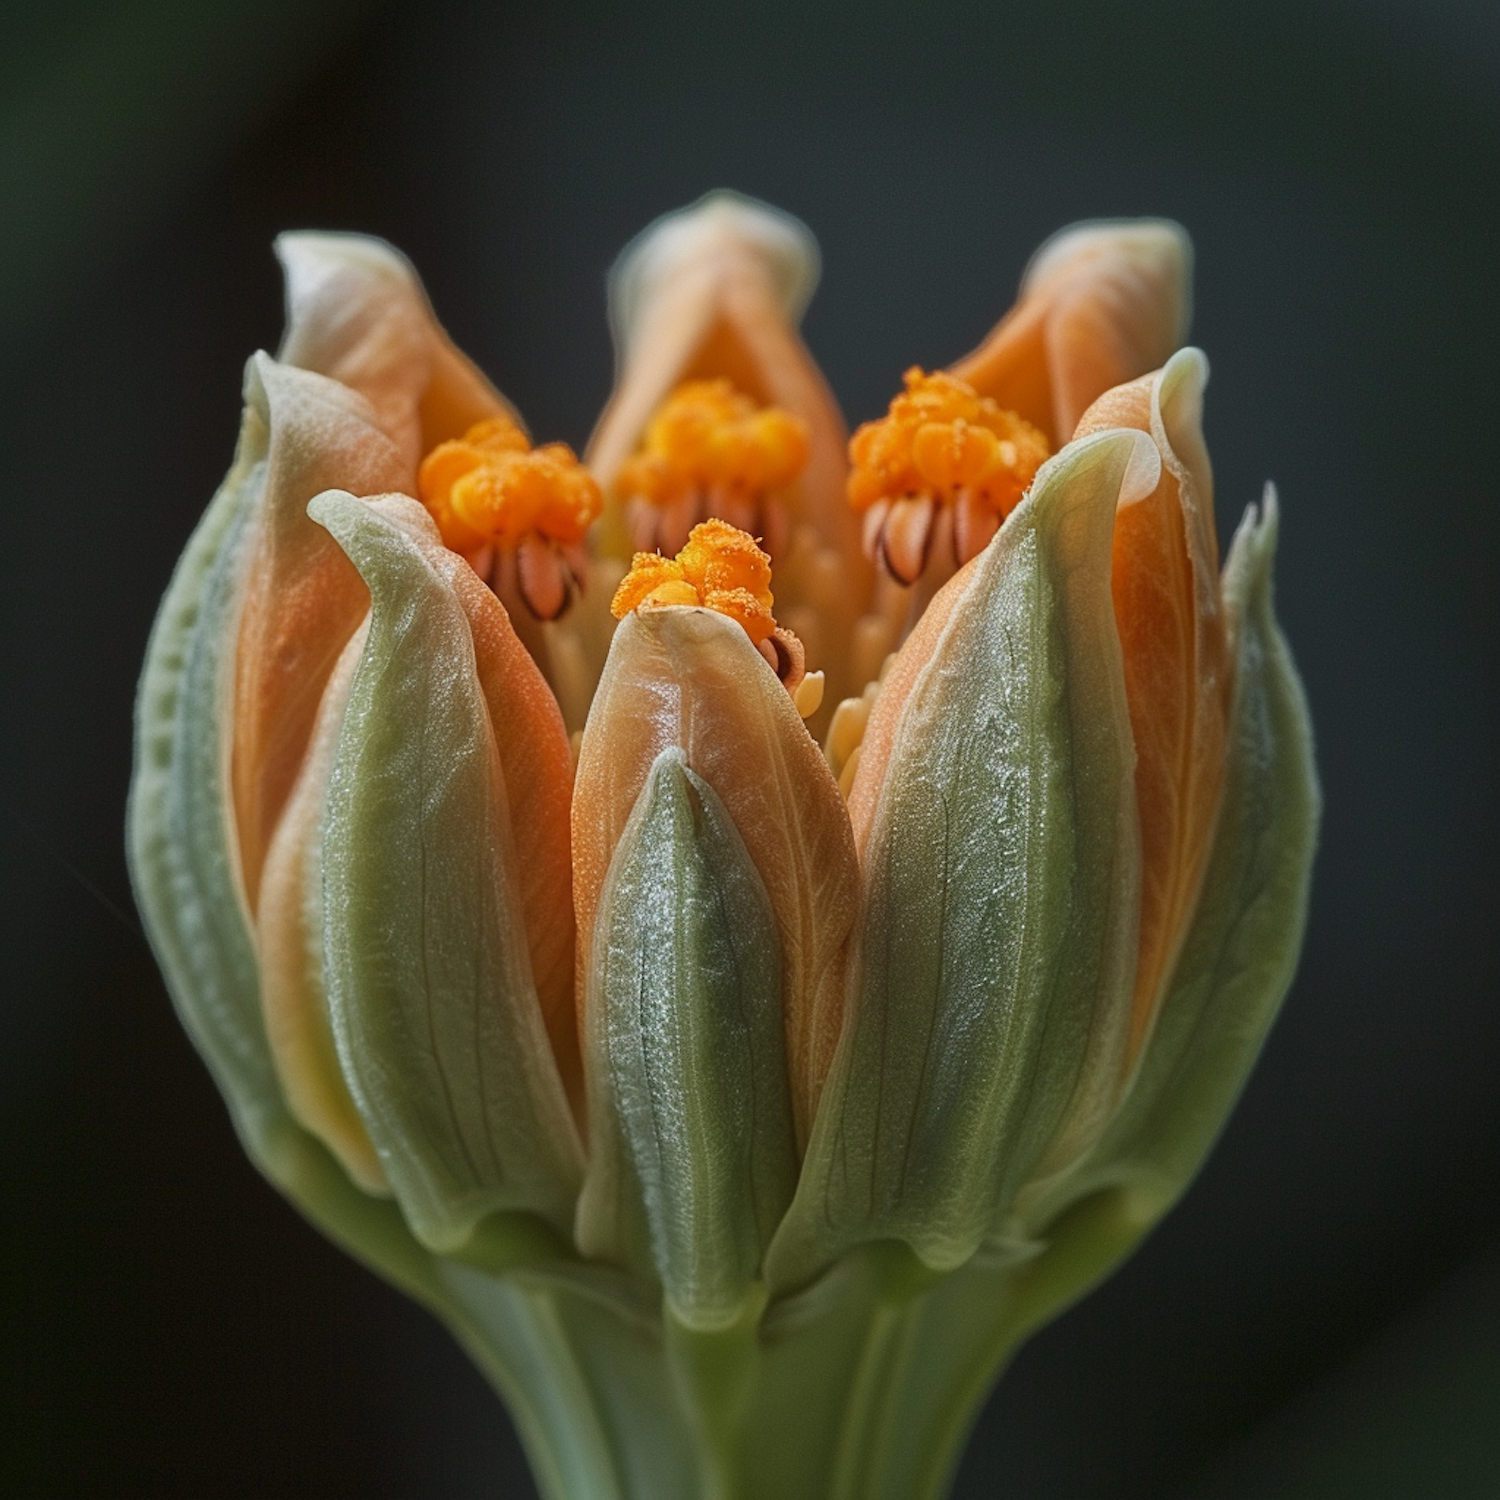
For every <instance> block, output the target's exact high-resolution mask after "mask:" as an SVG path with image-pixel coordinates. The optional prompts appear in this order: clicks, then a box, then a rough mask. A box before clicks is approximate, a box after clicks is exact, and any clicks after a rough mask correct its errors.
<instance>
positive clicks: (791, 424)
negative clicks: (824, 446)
mask: <svg viewBox="0 0 1500 1500" xmlns="http://www.w3.org/2000/svg"><path fill="white" fill-rule="evenodd" d="M809 451H810V449H809V437H808V430H807V424H806V423H805V422H804V421H802V419H801V418H800V417H795V416H793V415H792V414H791V413H790V412H787V411H782V410H781V408H780V407H775V406H766V407H757V406H756V404H755V402H754V401H753V400H751V398H750V397H749V396H747V395H745V394H744V392H742V391H739V390H736V389H735V387H734V385H733V384H732V383H731V382H730V381H728V380H724V379H718V380H689V381H686V382H684V383H683V384H682V385H679V386H678V387H677V389H676V390H675V391H673V392H672V394H671V395H670V396H669V397H668V398H667V400H666V401H665V402H664V403H663V404H662V405H661V407H660V408H659V409H658V410H657V413H656V415H655V416H654V417H652V419H651V421H650V422H649V423H648V424H647V427H646V431H645V435H644V436H643V438H642V440H641V446H640V448H639V449H638V450H637V452H636V453H635V454H634V455H633V456H632V457H630V458H628V459H627V460H626V461H625V463H624V464H623V465H622V466H621V468H620V473H619V476H618V478H617V479H616V481H615V492H616V494H618V495H619V497H620V499H621V500H622V501H623V502H624V505H625V514H626V524H627V526H628V528H629V532H630V540H631V543H632V545H633V546H634V547H635V548H636V549H637V550H638V551H641V552H652V551H658V550H659V551H661V552H664V553H676V552H678V551H680V550H681V549H682V547H683V546H684V545H685V544H686V542H687V539H688V534H689V532H690V531H691V530H692V528H693V527H694V526H695V525H696V524H697V523H698V522H699V521H702V520H706V519H708V518H709V517H717V518H719V519H721V520H724V521H728V522H729V523H730V525H732V526H733V527H735V528H736V530H739V531H745V532H748V533H751V534H752V535H756V536H761V537H764V538H765V539H766V541H767V544H768V546H769V547H770V550H771V551H772V552H773V553H779V552H780V551H781V550H782V549H783V547H784V545H785V539H786V538H785V533H786V529H787V528H786V520H785V515H784V512H783V511H782V508H781V506H780V504H779V503H778V501H777V499H776V491H778V490H780V489H782V488H784V487H785V486H786V485H788V484H790V483H791V482H792V481H793V480H794V479H796V477H797V476H798V475H799V474H800V473H801V472H802V470H803V469H804V468H805V467H806V465H807V460H808V454H809Z"/></svg>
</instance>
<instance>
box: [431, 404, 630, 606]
mask: <svg viewBox="0 0 1500 1500" xmlns="http://www.w3.org/2000/svg"><path fill="white" fill-rule="evenodd" d="M417 493H418V496H419V497H420V499H421V501H422V504H423V505H425V506H426V507H427V509H428V511H429V513H430V514H431V516H432V518H433V520H434V521H435V522H436V523H437V528H438V531H439V532H440V533H441V535H442V538H443V544H444V545H445V546H447V547H449V548H451V549H452V550H453V551H455V552H461V553H463V554H464V555H465V556H466V557H467V558H469V560H470V562H471V563H473V564H474V567H475V571H476V572H479V573H481V574H485V573H488V572H489V571H490V569H491V567H493V568H494V570H495V573H496V575H497V576H499V575H500V574H502V573H503V574H504V575H505V576H506V577H507V578H509V577H511V576H512V575H513V576H514V580H515V588H516V592H517V593H518V594H519V595H520V597H521V599H522V601H523V602H524V603H525V605H526V608H527V609H528V610H530V612H531V613H532V614H533V615H535V616H536V618H537V619H539V620H555V619H557V618H558V617H559V616H560V615H561V614H563V613H564V611H566V609H567V608H568V605H569V604H570V603H571V602H572V600H573V598H574V596H575V595H576V594H577V592H578V590H579V588H580V587H581V584H582V579H583V576H584V573H585V570H586V568H587V558H586V556H585V554H584V551H583V537H584V533H585V532H586V531H587V530H588V528H589V527H590V526H591V525H592V524H593V522H594V520H595V518H596V517H597V516H598V515H599V512H600V510H601V509H602V508H603V496H602V495H601V494H600V492H599V486H598V484H597V483H596V482H595V480H594V477H593V475H592V474H590V473H589V471H588V470H587V469H586V468H584V466H583V465H582V464H581V463H580V462H579V461H578V458H577V456H576V455H575V454H574V452H573V450H572V449H571V448H569V447H568V445H567V444H566V443H547V444H545V445H544V446H542V447H540V448H533V447H532V446H531V443H530V442H529V441H528V439H527V437H526V434H525V433H524V432H522V431H521V429H520V427H518V426H517V425H516V423H515V422H513V421H512V420H511V419H510V418H509V417H506V416H498V417H491V418H490V419H488V420H487V421H484V422H479V423H477V424H476V425H475V426H473V427H471V428H469V430H468V431H467V432H466V433H464V435H463V437H462V438H459V439H457V440H456V441H453V442H447V443H439V444H438V445H437V447H436V448H434V449H433V450H432V452H431V453H429V454H428V455H427V457H426V458H424V459H423V460H422V466H421V468H420V469H419V470H418V473H417Z"/></svg>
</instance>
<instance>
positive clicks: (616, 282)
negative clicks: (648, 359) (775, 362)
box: [609, 188, 820, 349]
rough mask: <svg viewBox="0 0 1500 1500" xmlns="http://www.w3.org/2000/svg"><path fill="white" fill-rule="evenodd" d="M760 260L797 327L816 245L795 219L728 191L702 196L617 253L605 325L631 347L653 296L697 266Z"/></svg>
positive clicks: (812, 280) (812, 278)
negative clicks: (738, 258)
mask: <svg viewBox="0 0 1500 1500" xmlns="http://www.w3.org/2000/svg"><path fill="white" fill-rule="evenodd" d="M736 254H738V255H748V256H750V257H751V258H752V259H754V260H756V261H758V262H759V263H760V265H761V266H762V268H763V269H764V270H765V272H766V274H767V275H768V277H769V279H770V281H771V283H772V285H773V286H774V288H775V290H776V293H777V296H778V298H779V300H780V301H781V304H782V307H783V309H784V310H785V312H786V315H787V317H788V319H790V320H791V321H793V322H795V321H796V320H797V319H799V318H800V317H801V315H802V312H803V309H804V308H805V307H806V306H807V304H808V302H809V301H810V300H811V298H812V294H813V291H814V290H815V288H816V287H817V284H818V276H819V271H820V261H819V255H818V242H817V240H816V239H815V238H814V237H813V233H812V231H811V230H810V229H809V228H808V227H807V225H805V224H804V223H803V222H802V221H801V220H800V219H797V218H794V217H793V216H792V215H791V214H789V213H785V212H783V211H782V210H781V209H779V208H773V207H772V206H771V205H770V204H769V203H762V202H760V200H759V199H756V198H749V197H746V196H744V195H743V194H740V193H735V192H730V191H728V190H727V189H722V188H721V189H718V190H716V191H714V192H711V193H708V194H706V195H705V196H704V197H702V198H700V199H699V200H698V201H697V202H696V203H694V204H691V205H690V206H688V207H687V208H679V209H674V210H673V211H672V212H671V213H666V214H663V215H662V216H661V217H660V218H659V219H657V220H655V221H654V222H653V223H651V224H648V225H647V226H646V228H645V229H643V230H642V231H641V232H640V233H639V234H638V235H636V237H635V238H634V239H633V240H631V242H630V243H629V244H628V245H626V247H625V248H624V249H623V250H622V251H621V252H620V255H619V257H618V259H617V260H616V261H615V263H614V266H613V267H612V268H611V270H610V273H609V304H610V320H611V322H612V324H613V325H614V329H615V338H616V342H617V344H618V345H619V346H620V347H621V348H622V349H627V348H628V347H629V346H630V344H631V343H632V342H633V336H634V332H635V330H636V328H637V326H638V324H639V322H640V313H641V309H642V307H643V306H644V305H645V303H646V302H647V300H648V299H649V297H650V296H651V294H652V292H653V290H654V289H655V288H656V287H658V286H660V285H661V284H662V283H663V282H665V281H668V280H671V279H674V278H676V277H678V276H680V275H682V274H683V272H684V271H686V270H688V269H689V268H691V267H692V266H694V265H695V264H699V265H702V264H712V263H713V262H714V261H716V260H719V259H721V258H724V257H726V256H733V255H736Z"/></svg>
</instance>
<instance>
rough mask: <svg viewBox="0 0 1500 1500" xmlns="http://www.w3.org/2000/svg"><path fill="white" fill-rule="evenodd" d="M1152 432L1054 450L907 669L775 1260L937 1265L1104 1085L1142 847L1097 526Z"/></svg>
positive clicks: (1071, 1130) (1088, 1118) (1085, 1135)
mask: <svg viewBox="0 0 1500 1500" xmlns="http://www.w3.org/2000/svg"><path fill="white" fill-rule="evenodd" d="M1154 453H1155V447H1154V445H1153V444H1151V443H1150V442H1149V440H1148V439H1146V438H1145V437H1144V436H1143V435H1140V434H1126V433H1124V432H1108V433H1101V434H1098V435H1097V436H1095V437H1093V438H1089V439H1086V440H1084V441H1081V442H1078V443H1075V444H1073V445H1071V446H1070V447H1069V448H1068V449H1067V450H1066V451H1065V452H1064V453H1063V454H1062V455H1060V456H1059V457H1058V458H1056V459H1054V460H1053V461H1052V462H1051V463H1050V464H1049V465H1048V466H1047V467H1046V468H1045V469H1044V470H1043V471H1042V473H1041V474H1040V475H1039V476H1038V479H1037V483H1036V487H1035V489H1034V491H1033V493H1032V497H1031V499H1030V500H1029V502H1027V503H1025V504H1023V505H1022V506H1021V507H1020V508H1019V509H1018V510H1017V511H1016V512H1015V514H1014V515H1013V516H1012V517H1011V518H1010V520H1009V521H1007V523H1006V525H1005V526H1004V527H1003V528H1002V530H1001V531H1000V533H999V535H998V537H997V539H996V541H995V543H994V544H993V545H992V546H991V548H990V549H989V551H988V552H987V553H986V554H985V555H984V556H983V557H982V558H981V560H980V562H979V564H978V566H977V569H976V571H975V574H974V578H973V581H972V582H971V584H970V585H969V586H968V587H967V588H966V590H965V592H964V594H963V596H962V598H961V599H960V600H959V601H958V603H957V604H956V606H955V608H954V611H953V615H952V618H951V619H950V621H949V623H948V625H947V627H946V629H945V631H944V633H943V635H942V637H941V638H940V640H939V642H938V644H937V647H936V649H935V651H934V653H933V656H932V658H931V660H930V661H929V662H928V664H927V665H926V666H925V667H924V668H923V669H922V673H921V675H920V676H919V677H918V679H917V681H916V684H915V686H914V687H913V689H912V692H911V695H910V698H909V699H908V701H907V704H906V706H905V708H904V710H903V713H902V718H901V721H900V724H899V727H898V729H897V731H896V740H895V744H894V746H893V749H892V753H891V759H890V766H889V769H888V771H887V773H886V779H885V783H884V786H883V788H882V791H881V794H880V802H879V804H878V806H877V810H876V814H875V818H874V822H873V825H872V829H871V834H870V838H869V842H868V846H867V850H866V865H865V875H866V882H867V903H866V915H865V921H864V928H863V932H862V935H861V946H860V956H861V963H862V968H863V972H862V979H861V982H860V985H859V987H858V989H857V990H856V992H855V996H854V1002H853V1008H852V1012H851V1017H850V1020H849V1022H848V1023H846V1028H845V1033H844V1037H843V1040H842V1042H841V1044H840V1050H839V1054H838V1057H837V1059H836V1060H835V1064H834V1070H833V1074H832V1075H831V1076H830V1080H829V1085H828V1088H827V1090H826V1092H825V1094H824V1100H823V1104H822V1107H821V1108H820V1110H819V1113H818V1118H817V1121H816V1124H815V1126H814V1132H813V1139H812V1142H811V1145H810V1147H809V1151H808V1157H807V1161H806V1164H805V1167H804V1171H803V1177H802V1182H801V1185H800V1187H799V1190H798V1196H797V1201H796V1204H795V1206H794V1208H793V1211H792V1216H791V1218H790V1220H789V1223H788V1226H787V1229H786V1231H785V1232H784V1234H783V1236H782V1237H781V1238H780V1239H779V1240H778V1243H777V1245H776V1248H775V1250H774V1251H773V1261H772V1268H773V1271H774V1273H775V1275H776V1277H777V1279H778V1280H783V1279H790V1280H794V1281H795V1280H800V1279H802V1278H803V1277H805V1275H806V1274H807V1273H808V1272H809V1271H810V1270H812V1269H815V1268H816V1265H817V1264H818V1263H821V1261H823V1260H825V1259H826V1258H827V1257H828V1256H830V1255H831V1254H833V1253H835V1252H837V1250H839V1249H840V1248H842V1247H844V1246H846V1245H849V1244H851V1243H855V1242H858V1241H860V1240H865V1239H876V1238H900V1239H904V1240H906V1241H907V1242H908V1243H909V1244H910V1245H911V1246H912V1248H913V1249H914V1250H915V1251H916V1252H917V1254H918V1255H920V1256H921V1257H922V1259H923V1260H924V1261H925V1262H926V1263H927V1264H928V1265H930V1266H933V1267H934V1268H938V1269H946V1268H949V1267H952V1266H955V1265H958V1264H960V1263H961V1262H962V1261H963V1260H964V1259H965V1258H967V1256H968V1255H970V1254H971V1253H972V1252H973V1250H974V1249H975V1247H976V1246H977V1245H978V1244H979V1243H980V1241H981V1239H982V1238H983V1236H984V1235H985V1233H986V1232H987V1231H988V1229H989V1228H990V1226H991V1225H992V1224H993V1223H994V1221H995V1218H996V1216H997V1215H998V1214H999V1212H1000V1211H1001V1209H1002V1207H1003V1205H1004V1204H1005V1203H1006V1202H1007V1201H1008V1199H1009V1197H1010V1195H1011V1194H1012V1193H1013V1192H1014V1191H1015V1190H1016V1188H1017V1187H1018V1186H1020V1184H1021V1183H1023V1182H1024V1181H1025V1180H1026V1178H1027V1177H1028V1176H1029V1175H1030V1174H1031V1173H1032V1171H1033V1170H1035V1169H1036V1168H1037V1166H1038V1164H1039V1162H1041V1161H1042V1159H1043V1157H1044V1156H1045V1155H1047V1154H1048V1153H1049V1152H1050V1153H1052V1154H1053V1155H1057V1154H1059V1153H1064V1152H1076V1151H1077V1150H1078V1149H1079V1148H1080V1145H1081V1144H1086V1143H1087V1141H1088V1140H1089V1139H1090V1138H1091V1136H1092V1134H1093V1133H1094V1132H1095V1131H1096V1130H1097V1129H1098V1128H1099V1127H1100V1125H1101V1124H1102V1119H1101V1116H1102V1113H1103V1112H1104V1111H1105V1110H1106V1109H1107V1108H1108V1106H1109V1105H1110V1103H1112V1101H1113V1093H1114V1088H1115V1083H1116V1080H1117V1078H1118V1070H1119V1059H1120V1055H1121V1046H1122V1041H1123V1033H1122V1029H1121V1028H1122V1019H1123V1017H1124V1015H1125V1013H1126V1011H1127V1009H1128V997H1129V993H1130V987H1131V983H1132V981H1133V976H1134V965H1135V942H1136V923H1137V920H1138V917H1137V911H1138V881H1139V868H1138V866H1139V855H1138V847H1137V835H1136V831H1135V801H1134V786H1133V780H1132V772H1133V751H1132V746H1131V738H1130V727H1129V719H1128V715H1127V711H1126V704H1125V693H1124V685H1123V681H1122V676H1121V665H1120V647H1119V640H1118V636H1117V634H1116V631H1115V624H1114V613H1113V607H1112V603H1111V597H1110V587H1109V578H1110V540H1111V535H1112V530H1113V521H1114V509H1115V505H1116V503H1117V500H1118V499H1119V497H1120V495H1121V493H1122V490H1127V489H1134V488H1136V487H1139V486H1142V485H1144V484H1145V483H1146V480H1147V478H1148V477H1150V476H1148V475H1147V474H1146V473H1145V470H1146V469H1147V468H1149V466H1150V462H1151V459H1152V456H1153V455H1154ZM1152 482H1154V479H1153V480H1152Z"/></svg>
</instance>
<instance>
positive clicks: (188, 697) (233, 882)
mask: <svg viewBox="0 0 1500 1500" xmlns="http://www.w3.org/2000/svg"><path fill="white" fill-rule="evenodd" d="M266 449H267V429H266V423H265V420H264V418H263V416H262V415H261V413H260V412H259V411H258V410H256V408H255V407H254V406H253V405H251V406H247V407H246V409H245V413H244V418H243V421H242V423H241V427H240V439H239V446H238V448H237V450H236V452H235V459H234V465H233V467H232V468H231V469H230V471H229V474H228V476H227V477H226V479H225V480H224V483H223V484H222V485H221V486H220V488H219V491H218V493H217V494H216V495H215V496H214V499H213V502H212V503H211V504H210V505H209V507H208V510H207V512H206V513H205V515H204V517H203V519H202V520H201V521H200V522H199V523H198V526H197V529H196V530H195V531H194V532H193V535H192V538H191V540H190V541H189V542H188V545H187V549H186V551H184V553H183V555H182V558H181V560H180V561H179V562H178V564H177V568H176V571H175V572H174V573H173V574H172V581H171V583H170V584H169V585H168V586H167V592H166V595H165V597H164V598H163V599H162V603H161V609H160V610H159V611H158V613H157V617H156V623H155V625H154V626H153V627H152V631H151V640H150V643H149V644H148V646H147V648H146V663H145V666H144V668H143V669H142V672H141V684H140V689H139V691H138V693H137V696H136V730H135V767H134V771H133V774H132V778H131V786H130V805H129V807H128V809H127V812H126V827H127V846H126V847H127V854H128V857H129V865H130V878H131V884H132V886H133V887H134V890H135V899H136V905H137V906H138V907H139V908H140V912H141V915H142V917H143V918H144V919H145V926H146V931H147V934H148V935H149V937H150V939H151V946H152V950H153V951H154V952H155V954H156V958H157V962H158V963H160V965H161V968H162V973H163V975H164V976H165V977H166V981H167V989H168V991H169V992H170V993H171V996H172V1001H173V1004H174V1005H175V1006H176V1007H177V1013H178V1015H179V1016H180V1017H181V1019H182V1024H183V1026H184V1027H185V1028H186V1030H187V1033H188V1035H189V1036H191V1037H192V1039H193V1042H194V1045H195V1046H196V1047H197V1048H198V1051H199V1052H200V1053H201V1054H202V1055H203V1058H204V1060H205V1061H206V1062H207V1064H208V1066H209V1068H210V1070H211V1071H212V1072H213V1075H214V1079H215V1081H216V1082H217V1083H218V1085H219V1089H220V1091H221V1092H222V1093H223V1095H224V1098H225V1100H226V1102H227V1103H228V1105H229V1111H230V1115H231V1117H232V1118H233V1120H234V1124H235V1129H236V1131H237V1132H238V1133H239V1136H240V1139H241V1140H242V1141H243V1142H244V1144H245V1148H246V1150H247V1151H249V1153H250V1155H251V1156H252V1158H253V1159H254V1160H255V1161H256V1162H257V1163H258V1164H259V1165H260V1166H261V1167H262V1170H265V1171H268V1172H271V1171H273V1168H272V1167H271V1165H270V1157H271V1156H272V1154H273V1153H274V1150H275V1145H276V1140H277V1136H278V1132H279V1129H280V1127H281V1126H282V1125H283V1124H284V1123H285V1121H286V1106H285V1102H284V1100H283V1098H282V1092H281V1085H280V1080H279V1079H278V1078H277V1075H276V1066H275V1063H274V1061H273V1060H272V1057H271V1050H270V1047H269V1045H268V1043H267V1041H266V1031H265V1025H264V1022H263V1019H262V1016H261V1009H260V985H259V976H258V974H257V971H256V961H255V949H254V941H253V938H252V935H251V927H250V914H249V910H248V908H247V905H246V902H245V895H244V884H243V881H242V879H241V875H240V860H239V847H238V837H237V834H236V830H235V826H234V819H233V816H232V813H231V809H230V798H229V780H230V769H229V760H230V740H231V727H230V714H231V711H232V707H233V690H234V676H233V673H234V636H235V629H236V625H237V623H238V616H239V608H240V602H241V599H242V597H243V592H244V578H245V572H246V566H247V562H248V559H249V556H250V545H249V538H250V537H251V535H252V534H253V518H254V515H255V512H256V510H257V508H258V507H259V505H260V504H261V500H262V495H263V492H264V488H265V483H266Z"/></svg>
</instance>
